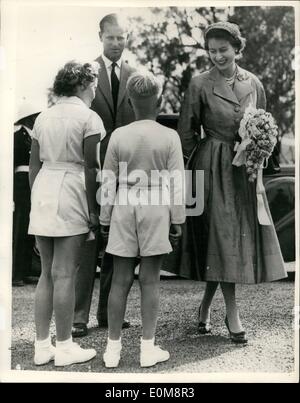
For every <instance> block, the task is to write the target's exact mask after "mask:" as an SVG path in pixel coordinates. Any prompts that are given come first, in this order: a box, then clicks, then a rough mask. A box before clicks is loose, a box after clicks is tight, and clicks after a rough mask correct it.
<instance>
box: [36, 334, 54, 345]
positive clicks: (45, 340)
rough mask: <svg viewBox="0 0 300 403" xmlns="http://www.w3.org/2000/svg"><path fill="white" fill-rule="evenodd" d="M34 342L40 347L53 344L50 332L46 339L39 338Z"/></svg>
mask: <svg viewBox="0 0 300 403" xmlns="http://www.w3.org/2000/svg"><path fill="white" fill-rule="evenodd" d="M34 344H35V346H36V347H38V348H47V347H50V346H51V337H50V334H49V336H48V337H47V338H46V339H44V340H37V339H35V342H34Z"/></svg>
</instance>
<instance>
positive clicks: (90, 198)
mask: <svg viewBox="0 0 300 403" xmlns="http://www.w3.org/2000/svg"><path fill="white" fill-rule="evenodd" d="M97 75H98V69H97V66H95V65H92V64H88V63H86V64H80V63H76V62H73V61H72V62H69V63H67V64H66V65H65V66H64V67H63V68H62V69H61V70H60V71H59V72H58V74H57V76H56V78H55V81H54V86H53V90H54V94H55V95H57V96H58V97H59V99H58V101H57V103H56V104H55V105H54V106H52V107H50V108H49V109H47V110H46V111H44V112H42V113H41V114H40V115H39V117H38V119H37V120H36V122H35V125H34V129H33V141H32V148H31V158H30V170H29V181H30V186H31V213H30V224H29V233H30V234H34V235H35V236H36V240H37V245H38V248H39V251H40V254H41V262H42V273H41V276H40V279H39V282H38V285H37V289H36V294H35V325H36V340H35V355H34V362H35V364H36V365H42V364H46V363H48V362H49V361H51V360H53V359H54V364H55V365H56V366H63V365H69V364H73V363H76V362H85V361H88V360H90V359H92V358H93V357H94V356H95V355H96V351H95V350H94V349H82V348H81V347H80V346H79V345H78V344H76V343H73V341H72V337H71V329H72V321H73V313H74V300H75V276H76V271H77V268H78V264H79V257H80V251H81V247H82V245H83V243H84V242H85V240H86V239H87V234H88V232H89V231H90V230H91V229H92V230H95V229H96V228H97V226H98V225H99V222H98V214H99V212H98V207H97V203H96V190H97V188H96V173H97V166H98V162H97V161H98V158H97V154H96V150H97V145H98V143H99V141H100V138H102V137H104V136H105V130H104V126H103V123H102V120H101V119H100V117H99V116H98V115H97V114H96V113H95V112H94V111H92V110H90V109H89V108H90V105H91V102H92V100H93V99H94V97H95V90H96V86H97ZM53 310H54V313H55V324H56V348H54V347H53V346H52V344H51V338H50V333H49V328H50V322H51V318H52V312H53Z"/></svg>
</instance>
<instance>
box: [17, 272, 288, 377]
mask: <svg viewBox="0 0 300 403" xmlns="http://www.w3.org/2000/svg"><path fill="white" fill-rule="evenodd" d="M204 285H205V284H204V283H199V282H194V281H188V280H182V279H176V278H175V279H174V278H171V279H170V278H165V279H162V281H161V309H160V317H159V322H158V329H157V337H156V340H157V343H158V344H160V345H162V346H163V347H164V348H166V349H168V350H169V351H170V354H171V358H170V360H169V361H168V362H166V363H161V364H159V365H157V366H155V367H152V368H147V369H141V368H140V367H139V362H138V352H139V350H138V348H139V337H140V333H141V321H140V317H139V315H140V309H139V297H140V293H139V288H138V283H137V281H135V282H134V285H133V288H132V290H131V292H130V295H129V300H128V307H127V315H126V316H127V318H128V319H129V320H130V322H131V327H130V328H129V329H127V330H124V332H123V351H122V359H121V362H120V365H119V367H118V368H117V369H112V370H107V369H105V367H104V365H103V363H102V354H103V349H104V346H105V341H106V337H107V331H106V330H100V329H98V328H97V327H96V324H97V322H96V318H95V313H96V307H97V297H98V293H99V279H96V282H95V290H94V296H93V302H92V308H91V317H90V323H89V328H90V329H89V335H88V336H87V337H85V338H82V339H80V344H81V345H82V346H86V347H93V348H95V349H96V350H97V352H98V354H97V357H96V358H95V359H94V360H92V361H91V362H89V363H86V364H76V365H75V364H74V365H71V366H69V367H65V368H63V369H61V368H58V369H56V368H55V367H54V365H53V363H51V364H47V365H45V366H42V367H35V366H34V365H33V362H32V356H33V340H34V322H33V299H34V290H35V287H34V286H32V285H27V286H25V287H21V288H14V289H13V317H12V325H13V331H12V364H11V367H12V369H22V370H37V371H53V370H57V371H72V372H102V373H103V372H105V373H162V374H166V373H168V374H170V373H186V374H187V373H208V372H223V373H232V372H239V373H249V372H265V373H270V372H272V373H291V372H293V371H294V330H293V305H294V285H295V284H294V282H293V281H280V282H274V283H267V284H260V285H253V286H241V285H238V286H237V296H238V303H239V306H240V310H241V317H242V321H243V323H244V326H245V328H246V330H247V334H248V337H249V343H248V345H247V346H245V347H242V346H236V345H234V344H233V343H231V342H230V340H229V338H228V333H227V330H226V327H225V324H224V317H225V309H224V303H223V298H222V294H221V292H220V290H219V289H218V291H217V293H216V296H215V299H214V302H213V306H212V326H213V329H212V330H213V332H212V335H209V336H200V335H199V334H198V333H197V309H198V306H199V301H200V299H201V297H202V294H203V290H204ZM52 334H55V329H54V325H52Z"/></svg>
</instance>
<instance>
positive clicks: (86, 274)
mask: <svg viewBox="0 0 300 403" xmlns="http://www.w3.org/2000/svg"><path fill="white" fill-rule="evenodd" d="M99 26H100V31H99V38H100V41H101V42H102V44H103V54H102V55H101V56H100V57H98V58H97V59H96V61H97V62H98V63H99V65H100V69H99V76H98V87H97V90H96V96H95V99H94V101H93V103H92V106H91V109H93V110H94V111H95V112H97V113H98V114H99V116H100V117H101V119H102V120H103V123H104V127H105V130H106V136H105V138H104V139H103V140H102V141H101V144H100V163H101V166H103V163H104V158H105V153H106V149H107V145H108V142H109V139H110V136H111V133H112V132H113V131H114V130H115V129H116V128H118V127H120V126H124V125H127V124H129V123H131V122H133V121H134V120H135V116H134V112H133V109H132V107H131V106H130V104H129V102H128V95H127V93H126V83H127V80H128V78H129V76H130V75H131V74H132V73H133V72H134V71H135V69H133V68H132V67H130V66H129V65H128V64H127V63H126V62H125V61H123V60H122V54H123V51H124V48H125V45H126V40H127V33H126V29H125V27H124V25H123V24H122V22H121V20H120V18H119V17H118V16H117V15H116V14H109V15H106V16H105V17H104V18H103V19H102V20H101V21H100V24H99ZM99 251H100V239H99V235H98V234H97V235H96V239H95V240H92V241H88V242H86V245H85V248H84V251H83V253H82V259H81V263H80V267H79V270H78V274H77V279H76V294H75V295H76V303H75V314H74V320H73V323H74V325H73V331H72V334H73V337H80V336H85V335H86V334H87V324H88V320H89V311H90V305H91V300H92V293H93V287H94V278H95V272H96V268H97V261H98V255H99ZM112 272H113V259H112V256H111V255H109V254H107V253H104V256H103V258H102V262H101V273H100V297H99V303H98V310H97V320H98V325H99V327H107V300H108V295H109V291H110V286H111V279H112ZM128 326H129V323H128V322H124V324H123V327H124V328H125V327H128Z"/></svg>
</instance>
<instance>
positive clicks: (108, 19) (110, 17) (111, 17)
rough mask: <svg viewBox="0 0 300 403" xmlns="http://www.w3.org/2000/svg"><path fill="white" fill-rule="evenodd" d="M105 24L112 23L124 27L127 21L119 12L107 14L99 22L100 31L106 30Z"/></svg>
mask: <svg viewBox="0 0 300 403" xmlns="http://www.w3.org/2000/svg"><path fill="white" fill-rule="evenodd" d="M105 24H112V25H121V26H122V27H123V26H124V28H126V24H125V21H123V18H121V17H120V16H119V15H118V14H115V13H113V14H107V15H106V16H105V17H103V18H102V20H101V21H100V22H99V28H100V32H104V29H105Z"/></svg>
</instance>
